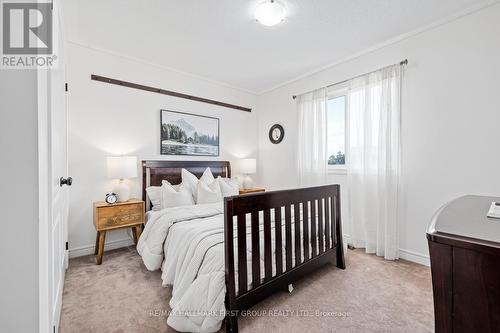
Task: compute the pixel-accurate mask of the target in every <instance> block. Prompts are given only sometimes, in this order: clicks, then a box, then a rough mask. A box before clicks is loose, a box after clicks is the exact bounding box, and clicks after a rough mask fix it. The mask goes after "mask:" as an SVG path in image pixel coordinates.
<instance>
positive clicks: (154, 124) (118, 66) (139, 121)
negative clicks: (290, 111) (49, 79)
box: [68, 43, 258, 256]
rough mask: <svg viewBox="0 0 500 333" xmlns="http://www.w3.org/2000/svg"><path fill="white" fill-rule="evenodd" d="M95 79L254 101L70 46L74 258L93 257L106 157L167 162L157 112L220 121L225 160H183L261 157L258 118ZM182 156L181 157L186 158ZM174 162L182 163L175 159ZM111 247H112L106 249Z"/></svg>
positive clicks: (137, 191)
mask: <svg viewBox="0 0 500 333" xmlns="http://www.w3.org/2000/svg"><path fill="white" fill-rule="evenodd" d="M91 74H98V75H103V76H108V77H112V78H116V79H122V80H125V81H131V82H135V83H141V84H144V85H150V86H154V87H159V88H164V89H168V90H174V91H178V92H183V93H187V94H192V95H196V96H201V97H206V98H210V99H215V100H220V101H223V102H227V103H232V104H237V105H242V106H248V107H253V106H254V104H255V96H254V95H251V94H248V93H245V92H241V91H239V90H236V89H232V88H228V87H225V86H222V85H218V84H215V83H212V82H208V81H204V80H201V79H198V78H195V77H192V76H188V75H185V74H181V73H178V72H173V71H170V70H167V69H164V68H160V67H157V66H153V65H149V64H146V63H143V62H139V61H137V60H134V59H129V58H125V57H121V56H118V55H116V54H111V53H109V52H105V51H103V50H96V49H92V48H89V47H86V46H81V45H79V44H77V43H70V44H69V64H68V82H69V95H68V110H69V173H70V175H71V176H72V177H73V179H74V183H73V186H72V188H71V192H70V198H71V199H70V217H69V244H70V255H72V256H75V255H82V254H89V253H92V252H93V246H94V243H95V229H94V226H93V223H92V202H94V201H102V200H103V199H104V195H105V194H106V193H107V192H109V191H111V189H112V188H113V183H112V181H111V180H109V179H107V178H106V156H109V155H117V154H125V155H135V156H137V157H138V160H139V161H140V160H142V159H167V157H165V156H161V155H159V152H160V124H159V121H160V109H168V110H174V111H183V112H189V113H195V114H200V115H207V116H214V117H217V118H220V149H221V151H220V157H219V158H207V157H199V158H198V157H192V156H189V157H185V158H183V159H187V160H195V159H202V160H207V159H220V160H234V159H238V158H244V157H257V146H258V144H257V133H258V131H257V128H258V124H257V114H256V112H255V111H252V112H251V113H248V112H242V111H238V110H234V109H228V108H222V107H218V106H214V105H209V104H204V103H198V102H192V101H188V100H184V99H179V98H174V97H170V96H165V95H160V94H155V93H151V92H145V91H140V90H136V89H130V88H125V87H120V86H116V85H110V84H106V83H101V82H97V81H92V80H91V79H90V75H91ZM181 158H182V157H181ZM170 159H180V157H177V156H176V157H174V158H170ZM138 174H139V177H138V178H137V179H135V180H132V181H130V185H131V188H132V194H133V195H134V196H135V197H138V198H141V196H142V194H141V182H142V179H141V176H140V175H141V170H140V169H139V166H138ZM129 242H130V237H129V236H128V235H127V234H126V233H125V231H114V232H109V233H108V234H107V235H106V243H107V244H108V245H111V247H113V246H115V247H116V246H122V245H124V244H128V243H129ZM108 248H109V246H108Z"/></svg>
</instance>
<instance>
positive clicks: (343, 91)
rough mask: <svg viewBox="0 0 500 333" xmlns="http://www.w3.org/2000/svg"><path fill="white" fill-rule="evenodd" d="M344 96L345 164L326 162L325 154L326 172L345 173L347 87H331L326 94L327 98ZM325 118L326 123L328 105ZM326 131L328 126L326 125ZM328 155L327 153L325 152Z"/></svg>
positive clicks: (347, 134)
mask: <svg viewBox="0 0 500 333" xmlns="http://www.w3.org/2000/svg"><path fill="white" fill-rule="evenodd" d="M341 96H344V97H345V108H344V126H345V128H344V135H345V138H344V143H345V152H344V154H345V164H344V165H335V164H333V165H332V164H328V158H329V156H327V167H328V174H340V175H345V174H347V163H348V146H349V145H348V143H349V141H348V138H349V133H348V128H349V125H348V124H349V122H348V121H349V118H348V109H349V94H348V89H347V87H341V88H337V89H331V90H330V91H328V94H327V99H328V100H330V99H334V98H338V97H341ZM326 119H327V124H328V107H327V110H326ZM326 130H327V133H328V126H327V129H326ZM327 155H328V154H327Z"/></svg>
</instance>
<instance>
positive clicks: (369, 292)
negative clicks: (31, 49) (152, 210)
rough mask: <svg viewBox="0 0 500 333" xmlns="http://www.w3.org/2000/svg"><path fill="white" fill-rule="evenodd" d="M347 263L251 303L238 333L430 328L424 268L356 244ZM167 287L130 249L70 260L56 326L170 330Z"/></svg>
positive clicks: (65, 332)
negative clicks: (357, 247) (366, 250)
mask: <svg viewBox="0 0 500 333" xmlns="http://www.w3.org/2000/svg"><path fill="white" fill-rule="evenodd" d="M346 261H347V269H346V270H340V269H337V268H335V267H334V266H332V265H327V266H325V267H324V268H321V269H320V270H318V271H316V272H315V273H313V274H311V275H310V276H308V277H306V278H304V279H302V280H300V281H298V282H296V283H294V288H295V290H294V291H293V293H291V294H289V293H287V292H281V293H278V294H276V295H274V296H272V297H270V298H268V299H267V300H265V301H263V302H262V303H260V304H258V305H256V306H255V307H254V308H252V310H255V311H256V312H255V313H256V314H260V316H247V317H243V318H240V320H239V323H240V326H239V327H240V331H241V332H273V333H277V332H287V333H290V332H412V333H414V332H433V331H434V318H433V305H432V290H431V276H430V270H429V268H427V267H424V266H420V265H417V264H414V263H410V262H407V261H404V260H399V261H396V262H390V261H384V260H382V259H380V258H377V257H375V256H373V255H366V254H364V253H363V252H362V251H361V250H356V251H351V250H349V251H347V253H346ZM170 292H171V289H170V288H162V287H161V281H160V273H159V272H149V271H147V270H146V269H145V268H144V265H143V264H142V262H141V258H140V257H139V256H138V255H137V253H136V252H135V249H134V248H132V247H131V248H125V249H119V250H115V251H110V252H107V253H105V256H104V260H103V263H102V265H101V266H97V265H96V264H95V259H94V257H93V256H87V257H81V258H76V259H72V260H71V261H70V266H69V270H68V271H67V274H66V282H65V287H64V296H63V307H62V317H61V327H60V332H62V333H70V332H117V333H118V332H174V330H173V329H171V328H170V327H169V326H167V324H166V315H165V311H166V310H169V307H168V301H169V299H170ZM257 311H260V312H257ZM264 311H265V314H263V313H264ZM316 311H322V312H323V313H316Z"/></svg>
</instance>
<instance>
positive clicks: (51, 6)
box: [50, 0, 54, 10]
mask: <svg viewBox="0 0 500 333" xmlns="http://www.w3.org/2000/svg"><path fill="white" fill-rule="evenodd" d="M50 9H51V10H54V0H52V1H50Z"/></svg>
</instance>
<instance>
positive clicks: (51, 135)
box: [40, 1, 71, 332]
mask: <svg viewBox="0 0 500 333" xmlns="http://www.w3.org/2000/svg"><path fill="white" fill-rule="evenodd" d="M61 16H62V13H61V8H60V2H59V1H58V2H56V1H54V12H53V22H54V29H53V31H54V39H53V40H54V43H55V47H54V50H55V51H56V52H57V53H56V56H57V58H58V59H57V61H58V62H57V65H56V66H55V67H54V68H51V69H50V70H47V71H45V73H42V74H41V79H40V80H41V85H45V86H46V88H45V89H46V90H45V92H46V96H47V97H46V98H47V100H46V101H45V102H46V110H45V113H46V124H45V125H46V129H47V133H46V139H47V140H46V151H45V153H46V156H47V160H46V162H47V168H46V175H47V176H46V179H45V180H42V179H40V181H47V182H48V184H47V186H46V190H47V192H46V193H47V200H46V201H45V203H46V205H47V221H46V228H45V234H41V235H42V237H40V242H41V244H40V249H41V250H43V251H44V252H45V256H44V258H43V259H44V260H43V261H42V260H41V262H40V265H44V266H43V268H41V272H43V274H44V276H41V283H44V284H45V285H44V286H43V288H44V293H41V299H40V316H41V318H40V325H41V326H40V332H57V331H58V328H59V319H60V314H61V306H62V294H63V287H64V276H65V272H66V269H67V267H68V251H67V248H66V243H67V241H68V228H67V224H68V206H69V204H68V189H69V186H68V185H71V178H69V177H68V157H67V111H66V89H65V87H66V70H65V61H64V59H65V56H66V55H65V47H64V38H63V32H62V17H61ZM42 91H43V89H42ZM42 150H43V147H42ZM40 223H43V222H42V221H41V222H40ZM42 242H46V243H42ZM44 280H45V281H44ZM41 287H42V286H41Z"/></svg>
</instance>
